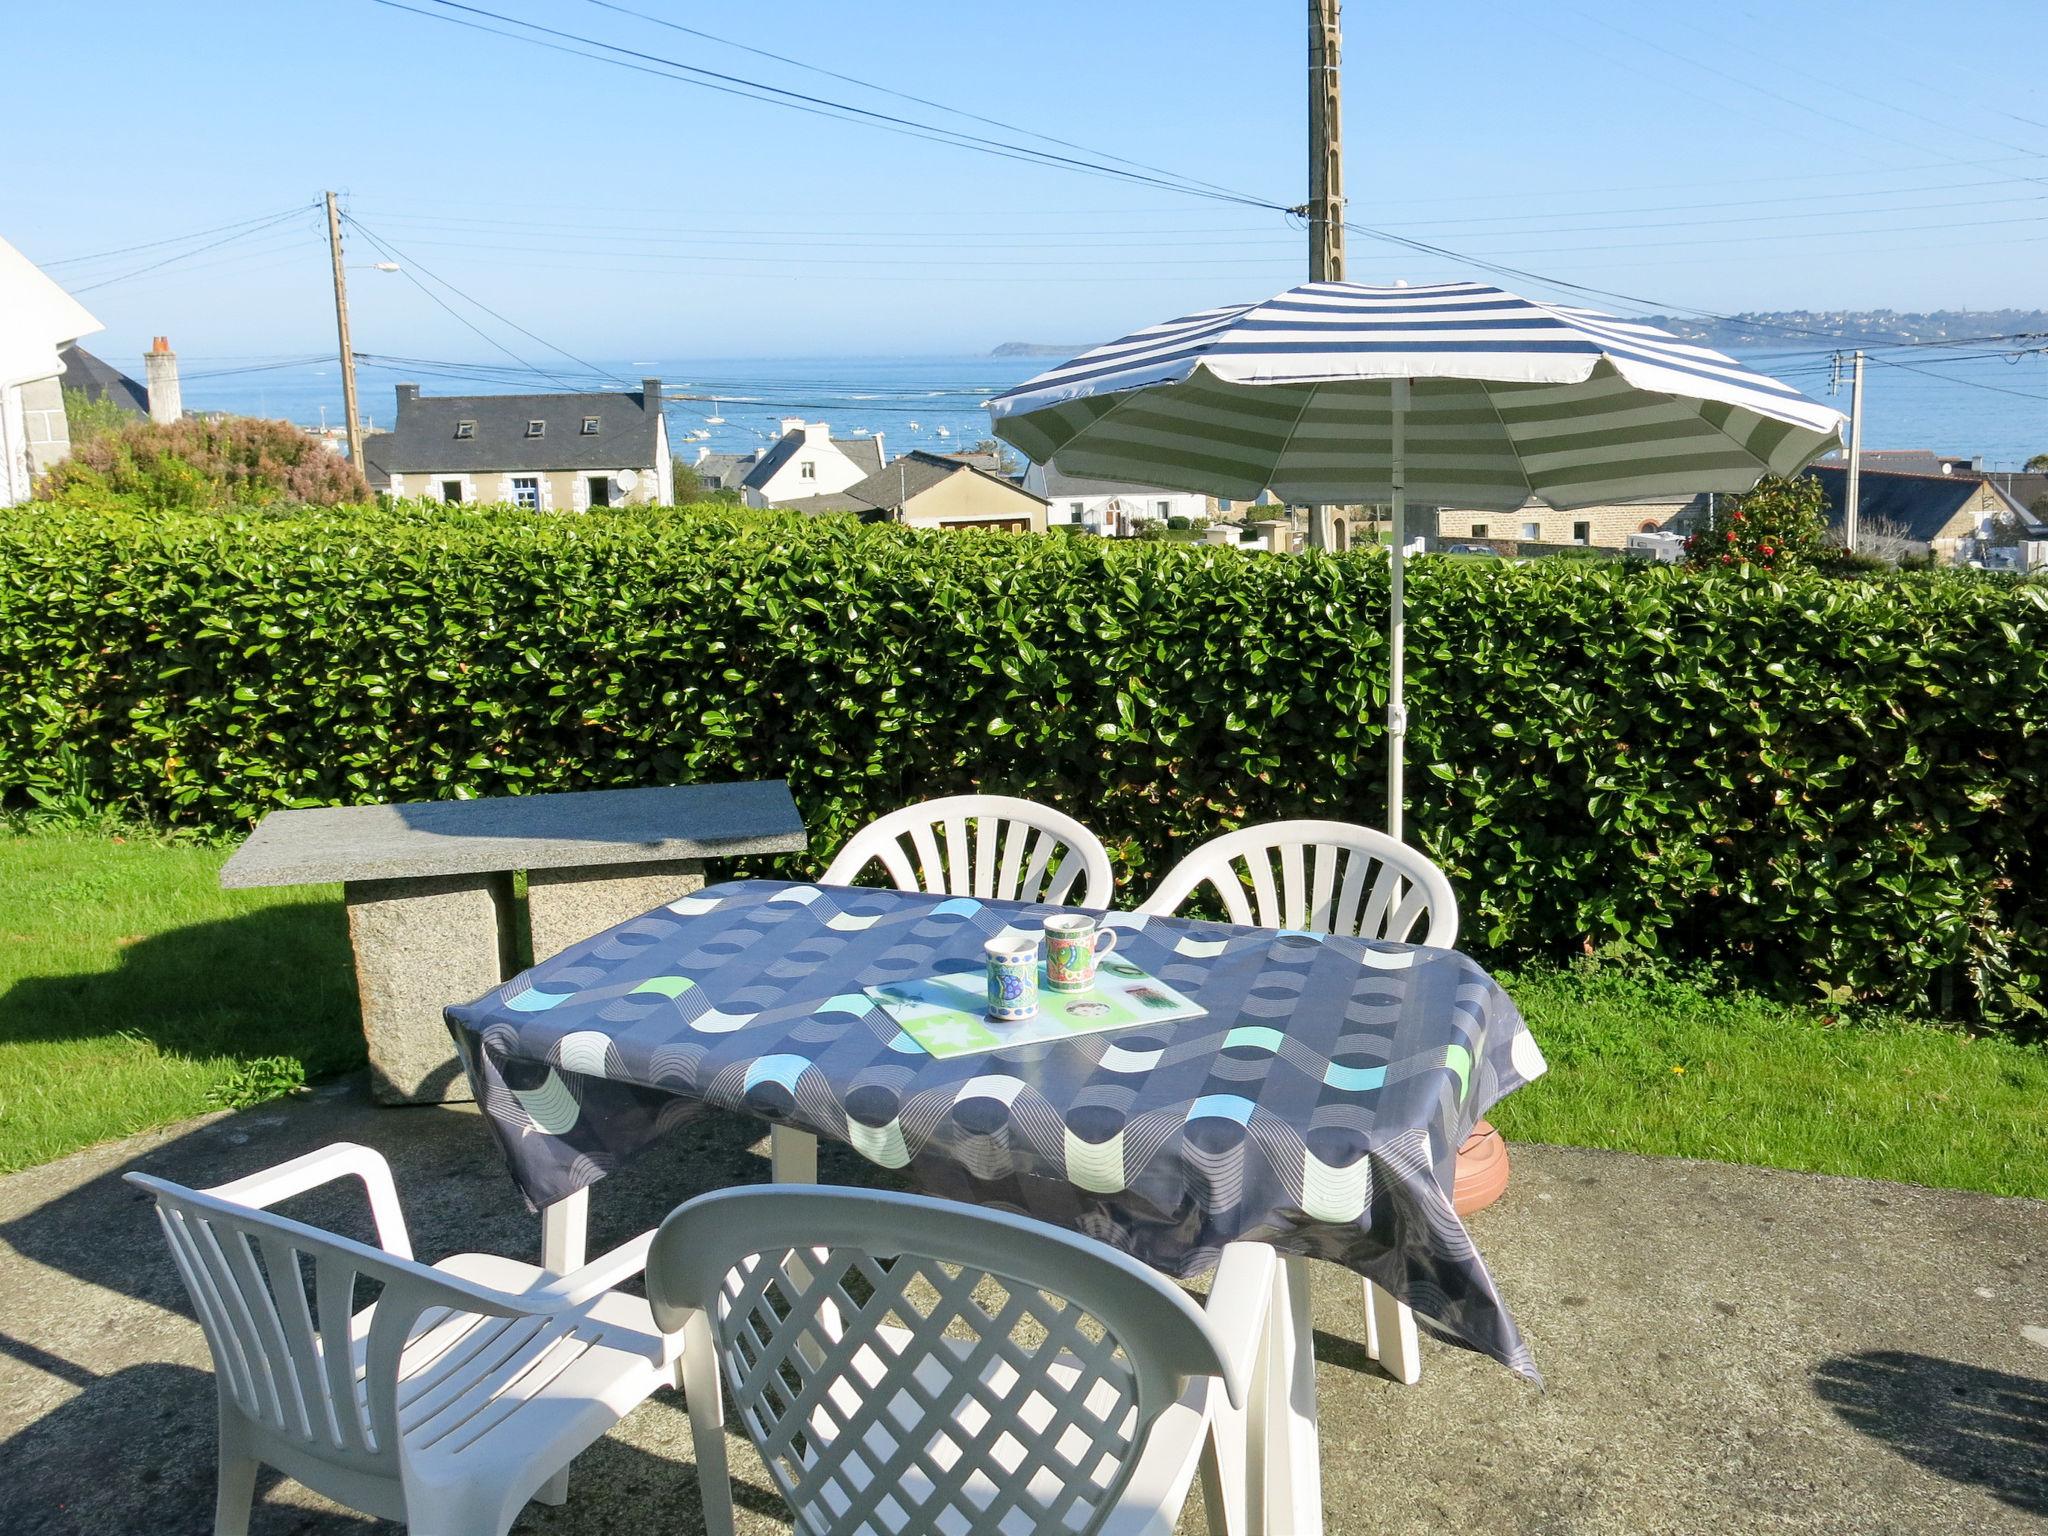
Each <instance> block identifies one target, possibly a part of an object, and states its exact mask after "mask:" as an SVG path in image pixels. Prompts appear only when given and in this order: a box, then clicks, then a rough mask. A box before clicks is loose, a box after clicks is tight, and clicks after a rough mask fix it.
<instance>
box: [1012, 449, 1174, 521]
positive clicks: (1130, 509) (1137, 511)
mask: <svg viewBox="0 0 2048 1536" xmlns="http://www.w3.org/2000/svg"><path fill="white" fill-rule="evenodd" d="M1024 489H1025V490H1027V491H1029V492H1030V493H1031V494H1032V495H1034V496H1038V497H1041V498H1043V499H1044V500H1045V502H1046V503H1047V511H1046V523H1047V524H1048V526H1050V527H1053V528H1084V529H1086V530H1087V531H1088V532H1090V533H1100V534H1107V535H1110V536H1111V537H1116V536H1125V537H1128V536H1129V535H1130V534H1132V533H1135V532H1136V531H1137V529H1138V527H1139V525H1140V524H1143V523H1151V522H1164V521H1165V520H1166V519H1167V518H1170V517H1206V516H1208V515H1209V511H1210V505H1209V498H1208V497H1206V496H1204V495H1202V494H1200V493H1199V492H1196V491H1169V490H1167V489H1166V488H1165V487H1163V486H1157V485H1138V484H1136V483H1134V482H1130V481H1123V480H1091V479H1087V478H1085V477H1083V476H1080V475H1069V474H1065V473H1063V472H1061V471H1060V470H1057V469H1053V468H1050V467H1048V466H1046V465H1044V464H1033V465H1032V466H1031V467H1030V468H1029V469H1027V470H1025V471H1024Z"/></svg>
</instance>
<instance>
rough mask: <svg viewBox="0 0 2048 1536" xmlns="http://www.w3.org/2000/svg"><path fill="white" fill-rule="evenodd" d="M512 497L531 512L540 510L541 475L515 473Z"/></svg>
mask: <svg viewBox="0 0 2048 1536" xmlns="http://www.w3.org/2000/svg"><path fill="white" fill-rule="evenodd" d="M512 499H513V501H515V502H517V503H518V504H519V505H520V506H522V507H525V508H526V509H527V510H528V511H529V512H538V511H539V510H540V477H539V476H538V475H514V476H513V477H512Z"/></svg>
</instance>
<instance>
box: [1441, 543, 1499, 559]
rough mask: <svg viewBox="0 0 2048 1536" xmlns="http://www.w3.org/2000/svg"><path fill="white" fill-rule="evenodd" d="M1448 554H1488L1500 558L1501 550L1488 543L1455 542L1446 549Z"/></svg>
mask: <svg viewBox="0 0 2048 1536" xmlns="http://www.w3.org/2000/svg"><path fill="white" fill-rule="evenodd" d="M1444 553H1445V554H1447V555H1488V556H1491V557H1492V558H1493V559H1496V560H1498V559H1499V558H1500V551H1499V550H1497V549H1495V548H1493V547H1492V546H1491V545H1487V544H1453V545H1451V546H1450V547H1449V548H1448V549H1446V550H1445V551H1444Z"/></svg>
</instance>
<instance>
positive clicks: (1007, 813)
mask: <svg viewBox="0 0 2048 1536" xmlns="http://www.w3.org/2000/svg"><path fill="white" fill-rule="evenodd" d="M875 862H879V863H880V864H881V866H882V868H883V869H884V870H886V871H887V872H888V876H889V879H890V881H891V882H892V883H893V884H894V885H895V887H896V889H897V890H899V891H929V892H931V893H932V894H934V895H945V896H975V897H979V898H981V899H982V900H984V901H1036V902H1047V903H1068V902H1069V901H1070V900H1071V904H1072V905H1074V906H1080V907H1096V908H1107V907H1108V905H1109V903H1110V900H1111V897H1112V895H1113V894H1114V886H1113V881H1112V878H1111V875H1110V869H1109V853H1108V851H1107V850H1106V849H1104V848H1103V846H1102V843H1101V840H1100V839H1099V838H1097V837H1096V836H1095V834H1094V833H1093V832H1090V831H1089V830H1088V829H1087V828H1086V827H1084V826H1082V825H1081V823H1080V822H1078V821H1076V820H1074V818H1073V817H1071V816H1069V815H1066V814H1065V813H1064V812H1061V811H1056V810H1054V809H1053V808H1052V807H1051V806H1047V805H1039V804H1036V803H1035V802H1033V801H1030V800H1019V799H1017V798H1015V797H1014V796H1011V795H950V796H948V797H946V798H945V799H942V800H927V801H925V802H924V803H923V804H921V805H908V806H905V807H904V808H903V809H902V810H900V811H891V812H890V813H889V814H888V815H886V816H883V817H881V818H880V819H879V820H876V821H873V822H870V823H869V824H868V825H867V826H865V827H863V828H861V829H860V831H858V832H856V833H855V834H854V835H853V837H852V838H851V839H850V840H849V841H848V842H847V844H846V846H845V847H844V848H842V849H840V850H839V855H838V857H836V858H835V859H833V860H832V863H831V864H830V866H829V867H827V869H826V870H825V873H824V874H823V875H822V876H820V880H821V881H822V883H824V884H826V885H852V884H853V883H854V881H855V880H856V879H857V878H858V877H859V876H860V874H861V872H862V871H863V870H865V869H866V868H867V866H868V865H869V864H870V863H875ZM1076 886H1079V890H1078V892H1077V891H1076V889H1075V887H1076Z"/></svg>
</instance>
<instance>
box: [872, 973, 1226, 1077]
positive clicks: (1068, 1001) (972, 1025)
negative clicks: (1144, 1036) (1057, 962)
mask: <svg viewBox="0 0 2048 1536" xmlns="http://www.w3.org/2000/svg"><path fill="white" fill-rule="evenodd" d="M867 995H868V996H869V997H871V998H873V999H874V1000H875V1001H876V1002H877V1003H879V1004H880V1005H881V1007H882V1010H883V1012H885V1013H887V1014H888V1015H889V1017H890V1018H892V1019H894V1020H895V1021H896V1023H897V1025H898V1027H900V1028H901V1029H902V1031H903V1033H905V1034H906V1035H908V1036H910V1038H911V1039H913V1040H915V1041H916V1042H917V1043H918V1044H919V1045H920V1046H922V1047H923V1048H924V1050H925V1052H926V1054H927V1055H931V1056H937V1057H941V1058H944V1057H949V1056H971V1055H973V1054H974V1053H976V1052H977V1051H1002V1050H1008V1049H1009V1048H1011V1047H1012V1046H1018V1045H1037V1044H1040V1043H1041V1042H1043V1041H1047V1040H1065V1039H1068V1038H1070V1037H1072V1036H1074V1035H1099V1034H1101V1033H1102V1032H1103V1031H1104V1030H1109V1029H1129V1028H1130V1027H1131V1026H1132V1025H1134V1024H1171V1023H1173V1022H1175V1021H1176V1020H1180V1019H1197V1018H1200V1017H1201V1016H1202V1015H1203V1013H1204V1012H1206V1010H1205V1009H1203V1008H1201V1007H1200V1006H1198V1005H1197V1004H1195V1003H1192V1002H1190V1001H1188V999H1187V998H1185V997H1183V996H1182V995H1181V994H1180V993H1178V992H1176V991H1175V990H1174V989H1173V988H1172V987H1169V986H1168V985H1167V984H1166V983H1165V982H1163V981H1161V980H1159V978H1158V977H1156V976H1154V975H1152V974H1151V973H1150V972H1149V971H1147V970H1145V969H1144V968H1143V967H1141V966H1136V965H1133V964H1131V963H1130V962H1129V961H1128V960H1122V959H1118V958H1117V957H1115V956H1111V957H1110V958H1109V959H1107V960H1105V961H1103V962H1102V964H1101V966H1100V967H1099V968H1098V969H1097V971H1096V973H1095V985H1094V986H1092V987H1090V988H1089V989H1088V990H1087V991H1085V992H1055V991H1053V990H1052V988H1051V987H1050V986H1048V985H1047V984H1046V980H1045V967H1044V966H1043V965H1041V966H1040V967H1039V968H1038V1012H1037V1013H1036V1014H1034V1015H1033V1016H1032V1017H1031V1018H1028V1019H1018V1020H1015V1021H1014V1022H1010V1021H1004V1022H998V1021H997V1020H995V1019H991V1018H989V1017H988V1014H987V1012H986V1010H987V1007H988V979H987V977H986V975H985V974H984V973H983V972H981V971H956V972H953V973H951V974H950V975H945V976H926V977H923V978H921V979H919V980H917V981H901V982H891V983H890V984H889V985H888V986H885V987H869V988H868V989H867Z"/></svg>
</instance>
